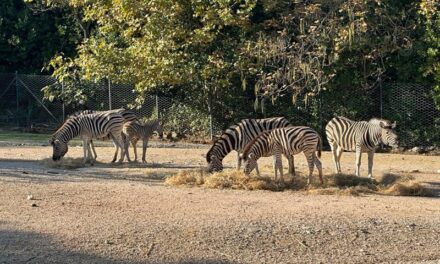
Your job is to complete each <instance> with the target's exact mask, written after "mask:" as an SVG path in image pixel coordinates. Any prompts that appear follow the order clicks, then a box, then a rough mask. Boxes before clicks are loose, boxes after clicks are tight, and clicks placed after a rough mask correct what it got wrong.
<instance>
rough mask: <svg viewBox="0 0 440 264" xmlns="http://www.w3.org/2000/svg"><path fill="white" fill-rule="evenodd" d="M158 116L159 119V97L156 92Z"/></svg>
mask: <svg viewBox="0 0 440 264" xmlns="http://www.w3.org/2000/svg"><path fill="white" fill-rule="evenodd" d="M156 118H157V119H159V118H160V117H159V97H158V96H157V94H156Z"/></svg>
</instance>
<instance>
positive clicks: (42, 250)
mask: <svg viewBox="0 0 440 264" xmlns="http://www.w3.org/2000/svg"><path fill="white" fill-rule="evenodd" d="M0 248H1V249H2V250H0V263H66V264H68V263H106V264H116V263H135V264H136V263H165V264H166V263H169V264H174V263H175V264H177V263H195V264H199V263H200V264H202V263H207V264H214V263H222V264H233V263H234V262H230V261H227V260H212V259H201V260H199V259H182V260H180V261H175V262H167V261H163V260H154V259H151V260H149V259H148V256H146V257H144V258H145V260H143V261H142V262H139V261H133V260H130V259H126V260H124V259H114V258H111V257H107V256H99V255H96V254H92V253H88V252H84V250H82V251H81V252H78V251H73V250H70V249H67V248H64V247H62V246H61V245H59V244H57V243H56V242H55V241H54V240H53V239H52V238H51V237H50V236H48V235H43V234H39V233H35V232H24V231H17V230H7V229H0Z"/></svg>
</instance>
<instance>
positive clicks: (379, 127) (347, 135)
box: [325, 117, 399, 178]
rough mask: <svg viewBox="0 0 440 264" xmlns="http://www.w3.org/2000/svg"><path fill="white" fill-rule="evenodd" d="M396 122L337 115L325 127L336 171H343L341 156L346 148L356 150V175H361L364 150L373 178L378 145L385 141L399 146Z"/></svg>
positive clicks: (387, 143) (370, 174) (369, 173)
mask: <svg viewBox="0 0 440 264" xmlns="http://www.w3.org/2000/svg"><path fill="white" fill-rule="evenodd" d="M395 127H396V122H394V123H392V122H391V121H389V120H386V119H379V118H372V119H370V121H368V122H366V121H353V120H350V119H348V118H345V117H335V118H333V119H332V120H330V121H329V122H328V124H327V126H326V127H325V133H326V135H327V140H328V142H329V144H330V147H331V150H332V155H333V161H334V164H335V172H336V173H341V156H342V152H343V151H344V150H346V151H355V152H356V176H360V173H359V170H360V166H361V155H362V152H367V153H368V177H369V178H373V173H372V170H373V157H374V152H375V150H376V147H377V146H378V145H379V144H381V143H383V144H385V145H388V146H391V147H398V145H399V141H398V138H397V135H396V133H395V131H394V128H395Z"/></svg>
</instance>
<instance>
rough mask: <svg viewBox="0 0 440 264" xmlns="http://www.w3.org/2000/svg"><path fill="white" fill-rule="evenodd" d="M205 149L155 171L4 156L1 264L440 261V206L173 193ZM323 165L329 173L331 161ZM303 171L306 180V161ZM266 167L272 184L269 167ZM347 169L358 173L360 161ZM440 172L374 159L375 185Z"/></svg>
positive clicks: (398, 200)
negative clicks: (175, 178)
mask: <svg viewBox="0 0 440 264" xmlns="http://www.w3.org/2000/svg"><path fill="white" fill-rule="evenodd" d="M206 150H207V147H206V148H204V149H203V148H202V149H200V148H198V149H190V148H150V149H149V150H148V156H147V159H148V161H149V163H148V164H146V165H144V164H123V165H111V164H108V161H110V160H111V155H112V153H113V149H112V148H109V147H100V148H98V149H97V151H98V155H99V157H98V160H99V161H101V162H102V163H99V164H97V165H96V166H94V167H90V166H87V167H85V168H79V169H75V170H61V169H53V168H48V167H46V166H45V165H44V163H42V162H41V160H42V159H44V158H47V157H49V156H50V155H51V148H50V147H25V146H23V147H7V146H3V147H0V157H1V160H0V263H380V262H385V263H390V262H391V263H396V262H397V263H417V262H421V263H440V198H419V197H391V196H380V195H368V196H361V197H351V196H325V195H306V194H304V193H301V192H293V191H285V192H269V191H253V192H251V191H233V190H209V189H202V188H185V187H184V188H176V187H169V186H165V185H164V184H163V179H164V177H166V176H169V175H172V174H174V173H176V172H177V171H178V170H181V169H188V168H197V167H199V166H203V165H205V162H204V158H203V157H202V156H203V155H204V154H205V153H206ZM81 155H82V148H79V147H73V148H71V149H70V150H69V153H68V156H70V157H80V156H81ZM234 158H235V155H230V156H228V157H227V158H226V160H225V163H226V165H228V166H231V167H232V166H233V165H234V164H235V162H234ZM322 162H323V166H324V173H326V174H330V173H331V172H332V169H333V165H332V162H331V158H330V154H329V153H328V152H324V153H323V158H322ZM295 164H296V166H297V171H300V172H305V171H306V169H307V168H306V162H305V159H304V157H303V156H302V155H299V156H298V158H296V160H295ZM260 166H261V167H262V168H263V172H264V173H263V174H266V175H272V171H271V158H267V159H265V160H262V163H261V165H260ZM342 166H343V171H344V172H353V171H354V170H353V169H354V155H353V154H352V153H344V155H343V160H342ZM362 168H363V170H362V173H363V175H365V174H366V156H365V157H364V164H363V166H362ZM438 170H440V157H438V156H416V155H397V154H394V155H391V154H377V155H376V157H375V166H374V173H375V174H376V175H379V174H381V173H387V172H391V173H396V174H407V173H410V174H412V175H414V176H415V177H416V179H417V180H420V181H423V182H426V183H427V184H429V185H430V186H431V187H432V188H433V189H438V188H439V187H440V173H438ZM29 194H32V196H33V200H28V199H27V196H28V195H29ZM32 204H34V206H32Z"/></svg>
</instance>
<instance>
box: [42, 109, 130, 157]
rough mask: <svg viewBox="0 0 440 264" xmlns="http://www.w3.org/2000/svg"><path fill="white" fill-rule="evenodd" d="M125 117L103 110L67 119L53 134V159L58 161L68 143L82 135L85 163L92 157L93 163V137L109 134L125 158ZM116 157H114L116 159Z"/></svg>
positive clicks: (66, 148)
mask: <svg viewBox="0 0 440 264" xmlns="http://www.w3.org/2000/svg"><path fill="white" fill-rule="evenodd" d="M123 125H124V118H123V117H122V115H121V114H118V113H114V112H101V113H94V114H85V115H78V116H75V117H72V118H69V119H67V121H66V122H64V124H63V125H62V126H61V127H60V128H59V129H58V130H57V131H56V132H55V133H54V134H53V135H52V138H51V140H50V144H51V145H52V146H53V155H52V159H53V160H54V161H58V160H60V159H61V157H63V156H64V155H65V154H66V153H67V151H68V145H67V143H68V142H69V141H70V140H71V139H72V138H74V137H77V136H79V137H81V139H82V140H83V149H84V163H86V162H87V160H88V158H90V163H91V164H92V165H93V162H94V158H93V156H92V151H91V149H90V145H89V143H90V142H91V141H92V139H95V138H102V137H105V136H107V135H109V136H110V137H111V138H112V140H113V142H114V144H115V146H116V148H121V149H122V151H121V158H120V159H119V163H121V162H122V160H123V158H124V154H125V153H124V140H123V138H122V126H123ZM115 159H116V157H114V160H115Z"/></svg>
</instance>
